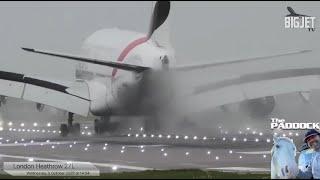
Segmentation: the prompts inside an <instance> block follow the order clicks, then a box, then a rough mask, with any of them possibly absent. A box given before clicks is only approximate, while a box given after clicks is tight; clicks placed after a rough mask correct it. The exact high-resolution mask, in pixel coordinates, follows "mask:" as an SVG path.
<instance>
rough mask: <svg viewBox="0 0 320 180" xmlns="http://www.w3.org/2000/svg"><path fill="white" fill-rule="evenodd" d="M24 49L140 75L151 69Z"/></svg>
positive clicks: (29, 49) (29, 50)
mask: <svg viewBox="0 0 320 180" xmlns="http://www.w3.org/2000/svg"><path fill="white" fill-rule="evenodd" d="M22 49H23V50H25V51H28V52H33V53H38V54H44V55H49V56H55V57H61V58H65V59H69V60H74V61H81V62H88V63H93V64H98V65H103V66H109V67H112V68H117V69H122V70H126V71H134V72H138V73H139V72H142V71H145V70H148V69H149V68H148V67H144V66H137V65H133V64H126V63H120V62H114V61H108V60H102V59H93V58H89V57H81V56H76V55H70V54H62V53H56V52H51V51H46V50H39V49H31V48H22Z"/></svg>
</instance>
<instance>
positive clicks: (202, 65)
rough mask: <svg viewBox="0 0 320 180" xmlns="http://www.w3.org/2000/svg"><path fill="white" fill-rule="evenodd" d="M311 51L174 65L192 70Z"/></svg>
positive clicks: (176, 68)
mask: <svg viewBox="0 0 320 180" xmlns="http://www.w3.org/2000/svg"><path fill="white" fill-rule="evenodd" d="M309 52H312V51H311V50H302V51H292V52H287V53H281V54H275V55H270V56H260V57H253V58H246V59H236V60H229V61H220V62H208V63H199V64H189V65H179V66H176V67H174V69H175V70H177V71H190V70H197V69H203V68H208V67H215V66H222V65H230V64H237V63H244V62H251V61H261V60H266V59H273V58H277V57H282V56H289V55H297V54H303V53H309Z"/></svg>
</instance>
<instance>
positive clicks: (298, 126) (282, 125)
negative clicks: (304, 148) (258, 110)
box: [270, 118, 320, 130]
mask: <svg viewBox="0 0 320 180" xmlns="http://www.w3.org/2000/svg"><path fill="white" fill-rule="evenodd" d="M285 121H286V120H285V119H278V118H271V124H270V125H271V129H284V130H306V129H320V124H319V123H286V122H285Z"/></svg>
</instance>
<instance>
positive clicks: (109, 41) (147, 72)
mask: <svg viewBox="0 0 320 180" xmlns="http://www.w3.org/2000/svg"><path fill="white" fill-rule="evenodd" d="M169 12H170V2H169V1H158V2H156V3H155V5H154V9H153V12H152V17H151V22H150V27H149V31H148V32H147V33H146V34H144V33H139V32H134V31H129V30H121V29H118V28H111V29H102V30H98V31H96V32H94V33H93V34H92V35H91V36H89V37H88V38H87V39H86V40H85V42H84V46H83V47H84V50H85V51H86V52H87V54H88V55H87V56H82V55H71V54H65V53H58V52H53V51H48V50H40V49H35V48H26V47H22V49H23V50H25V51H27V52H31V53H37V54H42V55H48V56H53V57H57V58H58V59H59V58H61V59H64V60H70V61H76V62H78V63H80V65H79V66H78V67H77V69H76V72H77V73H78V78H77V79H76V80H75V81H74V82H66V81H64V80H53V79H48V78H45V77H33V76H28V75H24V74H20V73H14V72H5V71H0V94H1V95H3V96H5V97H15V98H21V99H24V100H29V101H33V102H36V103H37V108H38V109H43V107H42V106H41V105H48V106H51V107H55V108H58V109H62V110H65V111H66V112H68V120H67V122H68V123H67V124H61V125H60V131H61V133H60V135H61V136H63V137H65V136H67V135H69V134H74V135H79V134H80V124H79V123H73V116H74V114H77V115H81V116H85V117H88V116H89V115H94V116H97V117H99V118H98V119H95V120H94V131H95V134H97V135H100V134H102V133H104V132H110V131H113V130H115V129H116V125H115V124H113V123H112V122H111V121H110V117H111V116H114V115H127V116H131V115H145V116H149V117H151V118H149V119H147V120H146V121H145V125H144V129H145V130H146V131H147V132H152V131H157V130H159V129H160V128H161V126H160V122H161V118H159V113H161V110H162V108H166V107H168V105H169V104H170V101H174V95H173V94H172V91H171V90H170V85H168V84H170V83H169V82H170V78H171V77H170V76H166V75H168V74H170V73H171V72H182V73H184V72H188V71H193V70H201V69H203V68H208V67H216V66H224V65H230V64H237V63H246V62H256V61H261V60H266V59H272V58H274V57H282V56H290V55H296V54H301V53H306V52H309V51H307V50H302V51H295V52H288V53H282V54H277V55H270V56H262V57H256V58H247V59H236V60H230V61H227V62H203V63H196V64H185V65H178V64H177V63H176V59H175V56H174V50H173V48H172V46H171V44H170V42H169V41H168V39H169V38H168V37H167V36H166V35H167V34H165V33H161V32H163V31H161V29H162V30H163V28H165V26H164V25H165V23H166V20H167V18H168V16H169ZM164 34H165V35H164ZM159 37H161V38H159ZM161 40H164V41H162V42H161ZM101 68H102V69H101ZM35 70H36V68H35ZM88 74H89V75H88ZM168 79H169V81H167V80H168Z"/></svg>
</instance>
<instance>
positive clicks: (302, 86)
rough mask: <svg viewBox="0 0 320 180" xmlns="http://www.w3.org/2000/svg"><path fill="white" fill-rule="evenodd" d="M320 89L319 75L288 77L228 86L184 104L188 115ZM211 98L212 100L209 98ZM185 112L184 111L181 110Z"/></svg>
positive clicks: (193, 97)
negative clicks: (264, 98)
mask: <svg viewBox="0 0 320 180" xmlns="http://www.w3.org/2000/svg"><path fill="white" fill-rule="evenodd" d="M315 89H320V78H319V75H307V76H298V77H286V78H279V79H270V80H262V81H254V82H246V83H241V84H235V85H228V86H225V87H222V88H218V89H215V90H212V91H208V92H206V93H201V94H197V95H195V96H191V97H189V98H185V99H184V100H183V102H182V104H183V106H181V107H182V108H184V109H185V110H187V111H188V113H191V112H192V113H196V112H201V111H206V110H210V109H213V108H216V107H219V106H222V105H226V104H231V103H239V102H241V101H243V100H248V99H255V98H262V97H266V96H276V95H280V94H287V93H294V92H304V91H311V90H315ZM208 97H210V98H208ZM181 110H182V111H183V109H181Z"/></svg>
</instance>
